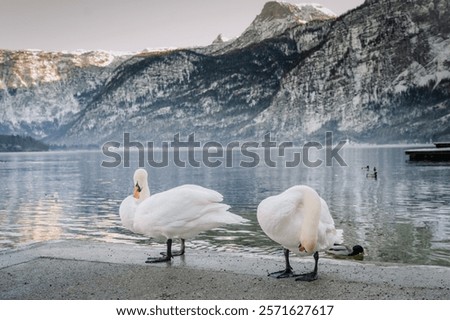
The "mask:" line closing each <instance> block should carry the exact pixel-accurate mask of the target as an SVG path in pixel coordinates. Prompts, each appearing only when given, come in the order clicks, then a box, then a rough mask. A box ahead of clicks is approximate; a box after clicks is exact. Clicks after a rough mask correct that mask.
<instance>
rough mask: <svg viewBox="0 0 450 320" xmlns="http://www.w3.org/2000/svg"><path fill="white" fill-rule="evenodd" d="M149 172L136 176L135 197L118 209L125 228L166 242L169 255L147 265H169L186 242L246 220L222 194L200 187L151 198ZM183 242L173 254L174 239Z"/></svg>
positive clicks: (186, 187)
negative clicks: (235, 212)
mask: <svg viewBox="0 0 450 320" xmlns="http://www.w3.org/2000/svg"><path fill="white" fill-rule="evenodd" d="M147 178H148V175H147V171H146V170H145V169H137V170H136V171H135V173H134V177H133V180H134V191H133V195H131V196H128V197H127V198H125V199H124V200H123V201H122V203H121V205H120V208H119V213H120V218H121V221H122V225H123V226H124V227H125V228H127V229H129V230H131V231H133V232H136V233H140V234H143V235H146V236H148V237H152V238H166V239H167V242H166V243H167V252H166V253H162V255H163V257H162V258H148V259H147V261H146V262H147V263H154V262H163V261H170V260H171V258H172V257H173V256H176V255H183V254H184V249H185V245H184V242H185V241H184V240H185V239H187V238H192V237H194V236H196V235H197V234H199V233H200V232H202V231H206V230H210V229H213V228H216V227H219V226H221V225H225V224H241V223H243V222H246V221H247V220H246V219H244V218H242V217H240V216H238V215H236V214H234V213H231V212H229V211H228V209H229V208H230V207H229V206H228V205H226V204H224V203H221V201H222V200H223V197H222V195H221V194H220V193H218V192H216V191H214V190H211V189H206V188H203V187H201V186H197V185H183V186H179V187H176V188H173V189H170V190H167V191H164V192H160V193H157V194H154V195H151V196H150V189H149V187H148V182H147ZM173 238H180V239H181V250H180V251H179V252H177V253H173V252H172V239H173Z"/></svg>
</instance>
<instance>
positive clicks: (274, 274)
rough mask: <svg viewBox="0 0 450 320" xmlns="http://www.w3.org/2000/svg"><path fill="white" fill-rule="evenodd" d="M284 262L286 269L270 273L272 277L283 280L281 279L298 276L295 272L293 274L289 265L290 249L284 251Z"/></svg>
mask: <svg viewBox="0 0 450 320" xmlns="http://www.w3.org/2000/svg"><path fill="white" fill-rule="evenodd" d="M284 260H285V263H286V268H285V269H284V270H281V271H277V272H272V273H269V276H270V277H274V278H277V279H281V278H289V277H295V276H296V275H295V274H294V272H292V267H291V264H290V263H289V250H288V249H284Z"/></svg>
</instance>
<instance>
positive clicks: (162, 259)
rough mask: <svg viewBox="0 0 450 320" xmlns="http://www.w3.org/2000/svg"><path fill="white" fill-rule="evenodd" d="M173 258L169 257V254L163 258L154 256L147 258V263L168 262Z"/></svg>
mask: <svg viewBox="0 0 450 320" xmlns="http://www.w3.org/2000/svg"><path fill="white" fill-rule="evenodd" d="M170 260H172V257H169V256H167V255H164V256H163V257H162V258H152V257H149V258H147V260H146V261H145V263H159V262H167V261H170Z"/></svg>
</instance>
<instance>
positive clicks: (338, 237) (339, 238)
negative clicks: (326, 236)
mask: <svg viewBox="0 0 450 320" xmlns="http://www.w3.org/2000/svg"><path fill="white" fill-rule="evenodd" d="M342 243H344V230H342V229H336V238H335V239H334V244H342Z"/></svg>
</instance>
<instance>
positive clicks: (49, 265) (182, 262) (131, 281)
mask: <svg viewBox="0 0 450 320" xmlns="http://www.w3.org/2000/svg"><path fill="white" fill-rule="evenodd" d="M160 251H164V246H163V245H161V246H152V247H149V246H144V245H129V244H113V243H101V242H90V241H72V240H68V241H54V242H45V243H40V244H34V245H29V246H26V247H22V248H20V249H15V250H9V251H4V252H1V253H0V299H20V300H24V299H83V300H85V299H152V300H159V299H194V300H195V299H201V300H209V299H212V300H223V299H227V300H234V299H257V300H265V299H271V300H272V299H273V300H277V299H283V300H309V299H317V300H341V299H345V300H348V299H352V300H353V299H356V300H367V299H370V300H375V299H376V300H379V299H383V300H384V299H389V300H403V299H416V300H417V299H433V300H434V299H450V268H447V267H437V266H411V265H399V264H375V263H367V262H361V261H354V260H335V259H328V258H323V259H320V260H319V279H318V280H316V281H313V282H308V283H305V282H299V281H295V280H294V279H293V278H289V279H274V278H271V277H268V276H267V274H268V272H272V271H277V270H280V269H282V268H283V267H284V259H283V257H282V256H280V257H275V256H261V255H254V254H245V253H234V252H233V253H232V252H230V253H228V252H215V251H208V250H190V249H189V245H187V251H186V255H185V256H184V257H175V258H174V259H172V261H171V262H166V263H161V264H146V263H145V260H146V259H147V257H148V256H149V255H151V256H158V255H159V252H160ZM291 264H292V266H293V268H294V269H295V271H296V272H298V273H302V272H309V271H311V270H312V269H313V266H314V261H313V259H312V258H310V257H307V258H300V257H295V256H294V257H292V258H291Z"/></svg>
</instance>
